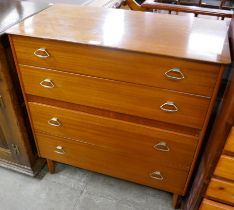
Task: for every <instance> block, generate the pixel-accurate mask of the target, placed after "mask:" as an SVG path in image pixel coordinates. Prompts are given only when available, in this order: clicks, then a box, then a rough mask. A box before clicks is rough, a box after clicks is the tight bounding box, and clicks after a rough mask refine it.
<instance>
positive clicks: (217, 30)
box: [7, 5, 230, 64]
mask: <svg viewBox="0 0 234 210" xmlns="http://www.w3.org/2000/svg"><path fill="white" fill-rule="evenodd" d="M227 31H228V25H227V23H226V22H225V21H221V20H208V19H202V18H193V17H183V16H176V15H165V14H155V13H148V12H136V11H126V10H120V9H105V8H95V7H80V6H75V5H54V6H52V7H50V8H48V9H46V10H44V11H42V12H40V13H39V14H37V15H35V16H33V17H31V18H28V19H26V20H25V21H24V22H22V23H20V24H18V25H16V26H14V27H12V28H11V29H9V30H8V31H7V33H9V34H16V35H23V36H31V37H38V38H45V39H53V40H62V41H67V42H74V43H82V44H88V45H97V46H102V47H110V48H116V49H124V50H130V51H137V52H144V53H150V54H158V55H165V56H172V57H177V58H185V59H192V60H200V61H207V62H214V63H224V64H225V63H230V51H229V43H228V39H227ZM61 50H62V49H61Z"/></svg>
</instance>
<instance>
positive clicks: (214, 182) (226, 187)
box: [206, 178, 234, 205]
mask: <svg viewBox="0 0 234 210" xmlns="http://www.w3.org/2000/svg"><path fill="white" fill-rule="evenodd" d="M206 194H207V196H208V197H210V198H213V199H217V200H218V201H223V202H225V203H228V204H231V205H234V198H233V196H234V182H227V181H222V180H219V179H216V178H212V179H211V181H210V184H209V186H208V189H207V192H206Z"/></svg>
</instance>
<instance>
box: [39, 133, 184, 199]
mask: <svg viewBox="0 0 234 210" xmlns="http://www.w3.org/2000/svg"><path fill="white" fill-rule="evenodd" d="M36 139H37V146H38V149H39V154H40V156H41V157H44V158H47V159H51V160H55V161H58V162H62V163H67V164H70V165H73V166H78V167H81V168H84V169H88V170H92V171H96V172H100V173H103V174H107V175H111V176H114V177H118V178H122V179H126V180H129V181H133V182H136V183H139V184H144V185H148V186H150V187H154V188H159V189H162V190H165V191H169V192H173V193H177V194H180V195H183V193H184V187H185V183H186V179H187V175H188V174H187V173H186V172H184V171H181V170H175V169H172V168H167V167H165V166H163V165H161V164H156V163H152V162H147V161H139V160H136V159H135V158H131V157H125V156H123V155H122V156H121V155H117V154H114V153H113V152H109V151H105V150H102V149H101V148H98V147H96V146H92V145H88V144H85V143H80V142H75V141H69V140H66V139H63V138H58V137H53V136H49V135H45V134H41V133H37V135H36Z"/></svg>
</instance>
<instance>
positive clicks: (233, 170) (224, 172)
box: [214, 155, 234, 199]
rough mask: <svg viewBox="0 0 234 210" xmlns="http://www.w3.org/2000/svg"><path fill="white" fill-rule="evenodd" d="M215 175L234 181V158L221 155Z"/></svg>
mask: <svg viewBox="0 0 234 210" xmlns="http://www.w3.org/2000/svg"><path fill="white" fill-rule="evenodd" d="M214 174H215V175H216V176H220V177H223V178H226V179H230V180H232V181H234V157H230V156H227V155H221V157H220V159H219V162H218V165H217V166H216V169H215V172H214ZM233 199H234V198H233Z"/></svg>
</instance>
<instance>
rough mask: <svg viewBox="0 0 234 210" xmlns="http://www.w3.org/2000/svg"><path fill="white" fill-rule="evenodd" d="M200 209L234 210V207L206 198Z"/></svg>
mask: <svg viewBox="0 0 234 210" xmlns="http://www.w3.org/2000/svg"><path fill="white" fill-rule="evenodd" d="M199 210H234V207H232V206H228V205H225V204H222V203H218V202H215V201H211V200H208V199H204V200H203V201H202V204H201V207H200V209H199Z"/></svg>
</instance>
